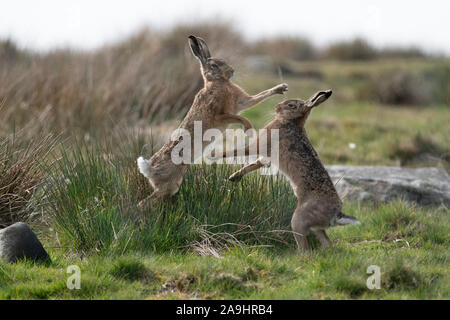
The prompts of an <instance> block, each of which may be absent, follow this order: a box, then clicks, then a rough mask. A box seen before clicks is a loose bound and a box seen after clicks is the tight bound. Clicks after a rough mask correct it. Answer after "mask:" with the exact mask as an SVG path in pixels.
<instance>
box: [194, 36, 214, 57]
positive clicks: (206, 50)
mask: <svg viewBox="0 0 450 320" xmlns="http://www.w3.org/2000/svg"><path fill="white" fill-rule="evenodd" d="M197 40H198V42H199V43H200V48H201V49H202V52H203V55H204V57H205V59H209V58H211V52H210V51H209V48H208V46H207V45H206V42H205V40H203V39H202V38H199V37H197Z"/></svg>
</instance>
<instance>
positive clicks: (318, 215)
mask: <svg viewBox="0 0 450 320" xmlns="http://www.w3.org/2000/svg"><path fill="white" fill-rule="evenodd" d="M330 96H331V90H327V91H320V92H317V93H316V94H315V95H313V96H312V97H311V98H309V99H308V100H307V101H303V100H301V99H289V100H285V101H283V102H281V103H279V104H278V105H277V106H276V109H275V110H276V117H275V119H274V120H273V121H271V122H270V123H269V124H268V125H267V126H265V129H267V131H270V130H273V129H277V130H279V131H278V134H279V145H278V147H279V160H278V161H279V162H278V165H279V169H280V170H281V172H282V173H283V174H284V175H285V176H286V177H287V178H288V180H289V181H290V183H291V185H292V188H293V189H294V193H295V195H296V197H297V199H298V203H297V208H296V210H295V212H294V214H293V216H292V221H291V226H292V230H293V231H294V236H295V239H296V241H297V244H298V247H299V248H300V249H305V250H306V249H308V241H307V240H306V236H307V235H308V234H309V233H310V232H311V231H312V232H313V233H314V234H315V235H316V236H317V237H318V238H319V240H320V242H321V244H322V246H323V247H328V246H330V245H331V241H330V239H329V238H328V236H327V234H326V233H325V229H326V228H328V227H332V226H337V225H347V224H360V223H359V221H358V219H356V218H355V217H351V216H347V215H345V214H343V213H342V201H341V199H340V198H339V195H338V193H337V192H336V189H335V187H334V184H333V182H332V181H331V179H330V176H329V175H328V172H327V171H326V170H325V167H324V166H323V164H322V162H321V161H320V159H319V156H318V155H317V153H316V151H315V150H314V148H313V146H312V145H311V142H310V141H309V139H308V136H307V135H306V131H305V128H304V125H305V122H306V120H307V119H308V116H309V114H310V113H311V110H312V108H313V107H316V106H318V105H319V104H321V103H322V102H324V101H325V100H327V99H328V98H329V97H330ZM270 148H271V145H270V143H269V145H268V146H267V149H268V150H269V152H270ZM250 150H257V148H252V146H247V147H245V148H242V149H235V150H234V151H233V153H232V154H233V155H235V156H236V155H238V154H241V151H244V153H245V154H246V155H251V151H250ZM257 152H258V151H257ZM230 154H231V153H230ZM226 156H227V154H226V153H224V154H223V155H222V157H226ZM264 160H267V159H264ZM262 166H264V164H263V161H261V160H257V161H256V162H254V163H251V164H249V165H247V166H245V167H243V168H241V169H240V170H239V171H237V172H235V173H234V174H233V175H231V176H230V178H229V179H230V180H231V181H239V180H241V179H242V177H243V176H244V175H246V174H247V173H249V172H251V171H253V170H257V169H259V168H261V167H262Z"/></svg>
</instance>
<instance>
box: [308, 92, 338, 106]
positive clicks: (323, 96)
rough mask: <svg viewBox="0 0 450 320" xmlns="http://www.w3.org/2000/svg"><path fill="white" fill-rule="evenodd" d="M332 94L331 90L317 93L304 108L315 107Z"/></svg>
mask: <svg viewBox="0 0 450 320" xmlns="http://www.w3.org/2000/svg"><path fill="white" fill-rule="evenodd" d="M331 94H332V91H331V90H326V91H319V92H317V93H316V94H314V95H313V96H312V97H311V98H309V99H308V100H307V101H306V106H308V107H309V108H312V107H316V106H318V105H319V104H321V103H322V102H324V101H325V100H327V99H328V98H329V97H330V96H331Z"/></svg>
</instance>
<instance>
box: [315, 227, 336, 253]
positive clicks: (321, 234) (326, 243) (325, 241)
mask: <svg viewBox="0 0 450 320" xmlns="http://www.w3.org/2000/svg"><path fill="white" fill-rule="evenodd" d="M312 232H313V233H314V235H315V236H316V237H317V238H318V239H319V241H320V243H321V245H322V248H324V249H325V248H328V247H331V246H332V242H331V240H330V238H328V236H327V233H326V232H325V230H322V229H316V230H312Z"/></svg>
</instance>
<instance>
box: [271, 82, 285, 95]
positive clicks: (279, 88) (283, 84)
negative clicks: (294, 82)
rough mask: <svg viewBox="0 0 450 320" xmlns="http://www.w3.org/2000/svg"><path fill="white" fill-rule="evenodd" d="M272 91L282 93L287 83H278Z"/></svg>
mask: <svg viewBox="0 0 450 320" xmlns="http://www.w3.org/2000/svg"><path fill="white" fill-rule="evenodd" d="M273 91H274V92H275V93H276V94H283V93H285V92H286V91H288V85H287V84H286V83H282V84H279V85H277V86H276V87H275V88H273Z"/></svg>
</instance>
